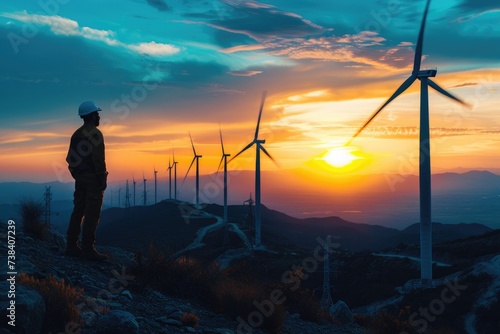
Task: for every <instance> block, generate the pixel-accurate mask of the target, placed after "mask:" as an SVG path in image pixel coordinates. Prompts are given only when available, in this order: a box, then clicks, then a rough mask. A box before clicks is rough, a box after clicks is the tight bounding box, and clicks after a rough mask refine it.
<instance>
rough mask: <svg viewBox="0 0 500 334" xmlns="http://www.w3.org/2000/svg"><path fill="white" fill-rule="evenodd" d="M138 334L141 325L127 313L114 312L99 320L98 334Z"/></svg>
mask: <svg viewBox="0 0 500 334" xmlns="http://www.w3.org/2000/svg"><path fill="white" fill-rule="evenodd" d="M113 333H123V334H138V333H139V324H138V323H137V320H136V319H135V317H134V316H133V315H132V314H131V313H129V312H126V311H121V310H113V311H109V312H108V313H106V314H105V315H104V316H102V317H101V318H100V319H99V320H98V324H97V334H113Z"/></svg>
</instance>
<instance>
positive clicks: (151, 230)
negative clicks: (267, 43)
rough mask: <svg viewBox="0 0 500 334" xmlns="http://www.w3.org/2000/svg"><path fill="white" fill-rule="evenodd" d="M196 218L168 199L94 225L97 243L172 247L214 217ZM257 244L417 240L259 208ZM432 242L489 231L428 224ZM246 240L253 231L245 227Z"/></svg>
mask: <svg viewBox="0 0 500 334" xmlns="http://www.w3.org/2000/svg"><path fill="white" fill-rule="evenodd" d="M202 210H203V211H205V212H207V213H210V214H214V215H219V216H222V214H223V207H222V206H220V205H216V204H210V205H206V206H204V207H203V209H202ZM248 210H249V209H248V207H247V206H244V205H230V206H229V207H228V216H229V221H230V222H231V223H237V224H241V223H243V222H244V220H245V217H246V216H247V214H248ZM190 214H191V215H194V216H196V215H197V214H198V213H197V211H196V210H194V211H193V208H192V206H190V205H187V204H183V203H180V202H174V201H163V202H161V203H158V204H156V205H152V206H146V207H143V206H141V207H132V208H128V209H119V208H112V209H108V210H105V211H104V212H103V215H102V218H101V225H100V227H99V229H98V234H97V238H98V242H99V243H103V244H107V245H110V246H118V247H123V248H126V249H129V250H134V247H135V249H137V248H144V247H147V245H148V244H149V243H150V242H152V241H153V242H155V243H156V244H159V245H162V246H164V247H168V248H171V249H175V250H178V249H180V248H182V247H185V246H186V245H187V244H189V243H190V242H192V241H193V240H194V238H195V235H196V232H197V230H198V229H199V228H201V227H203V226H207V225H209V224H213V223H215V221H216V220H215V219H214V218H206V216H203V215H199V217H198V218H192V217H191V218H186V217H187V216H189V215H190ZM262 217H263V218H262V219H263V220H262V242H263V243H264V244H267V245H273V246H278V245H290V244H293V245H295V246H296V247H300V248H308V249H311V248H314V247H315V246H316V245H318V241H317V240H316V239H317V238H318V237H320V238H322V239H325V238H326V236H327V235H331V236H333V237H335V238H336V239H335V240H336V242H338V243H340V244H341V246H340V247H341V248H343V249H347V250H349V251H351V252H359V251H365V250H381V249H385V248H391V247H396V246H397V245H398V244H400V243H405V244H417V243H418V241H419V230H418V226H416V225H412V226H410V227H408V228H407V229H405V230H403V231H399V230H397V229H392V228H387V227H383V226H377V225H369V224H356V223H353V222H349V221H346V220H343V219H341V218H339V217H326V218H307V219H298V218H294V217H291V216H288V215H286V214H284V213H281V212H278V211H275V210H270V209H268V208H266V207H265V206H263V210H262ZM434 230H435V234H434V239H433V241H434V242H435V243H438V242H444V241H449V240H453V239H456V238H463V237H470V236H475V235H479V234H482V233H485V232H488V231H491V230H492V229H491V228H489V227H486V226H483V225H480V224H434ZM248 237H249V238H250V239H251V240H252V239H253V237H254V232H253V231H251V230H250V231H248Z"/></svg>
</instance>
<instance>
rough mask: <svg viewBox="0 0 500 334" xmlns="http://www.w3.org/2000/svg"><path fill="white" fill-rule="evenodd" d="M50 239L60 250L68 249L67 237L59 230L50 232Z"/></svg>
mask: <svg viewBox="0 0 500 334" xmlns="http://www.w3.org/2000/svg"><path fill="white" fill-rule="evenodd" d="M47 239H48V241H49V242H50V243H51V244H52V245H53V246H55V247H57V249H58V250H59V251H60V252H64V251H65V250H66V237H65V236H63V235H62V234H60V233H57V232H50V233H49V235H48V238H47Z"/></svg>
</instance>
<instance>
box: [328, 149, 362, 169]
mask: <svg viewBox="0 0 500 334" xmlns="http://www.w3.org/2000/svg"><path fill="white" fill-rule="evenodd" d="M323 159H324V160H325V161H326V162H327V163H329V164H330V165H332V166H333V167H336V168H341V167H345V166H347V165H349V164H350V163H351V162H353V161H354V160H357V159H359V158H358V157H356V156H355V155H353V154H352V153H351V150H349V149H348V148H345V147H337V148H334V149H331V150H330V151H328V153H327V154H326V155H325V157H324V158H323Z"/></svg>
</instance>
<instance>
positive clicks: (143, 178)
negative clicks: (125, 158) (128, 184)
mask: <svg viewBox="0 0 500 334" xmlns="http://www.w3.org/2000/svg"><path fill="white" fill-rule="evenodd" d="M146 181H147V180H146V178H145V177H144V173H142V182H143V184H144V198H143V204H144V206H146V204H147V202H148V200H147V197H146Z"/></svg>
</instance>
